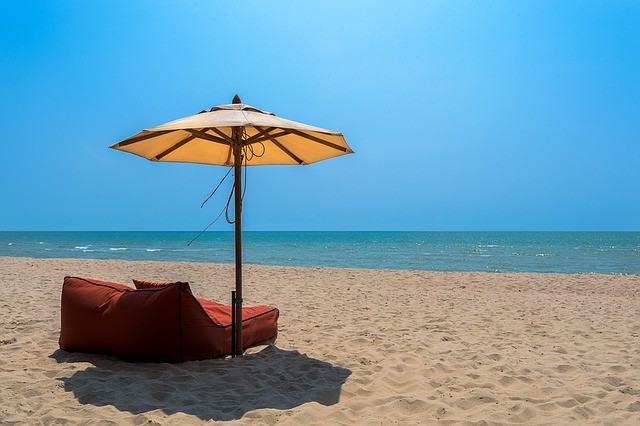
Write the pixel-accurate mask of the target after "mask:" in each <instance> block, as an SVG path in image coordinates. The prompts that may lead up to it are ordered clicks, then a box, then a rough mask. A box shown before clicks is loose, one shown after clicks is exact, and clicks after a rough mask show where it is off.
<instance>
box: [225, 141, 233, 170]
mask: <svg viewBox="0 0 640 426" xmlns="http://www.w3.org/2000/svg"><path fill="white" fill-rule="evenodd" d="M232 154H233V147H232V146H231V145H229V152H228V153H227V161H225V163H224V164H226V165H227V166H231V165H233V164H232V163H231V155H232Z"/></svg>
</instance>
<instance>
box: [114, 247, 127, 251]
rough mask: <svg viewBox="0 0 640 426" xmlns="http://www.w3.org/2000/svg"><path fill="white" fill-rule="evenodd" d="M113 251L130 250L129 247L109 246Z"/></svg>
mask: <svg viewBox="0 0 640 426" xmlns="http://www.w3.org/2000/svg"><path fill="white" fill-rule="evenodd" d="M109 250H111V251H120V250H129V249H128V248H127V247H109Z"/></svg>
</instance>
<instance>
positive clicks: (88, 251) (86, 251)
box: [82, 249, 95, 253]
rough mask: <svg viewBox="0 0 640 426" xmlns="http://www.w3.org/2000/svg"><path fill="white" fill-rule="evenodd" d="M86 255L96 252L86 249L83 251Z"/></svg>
mask: <svg viewBox="0 0 640 426" xmlns="http://www.w3.org/2000/svg"><path fill="white" fill-rule="evenodd" d="M82 251H83V252H84V253H93V252H94V251H95V250H91V249H85V250H82Z"/></svg>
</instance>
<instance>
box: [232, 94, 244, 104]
mask: <svg viewBox="0 0 640 426" xmlns="http://www.w3.org/2000/svg"><path fill="white" fill-rule="evenodd" d="M231 103H234V104H241V103H242V101H241V100H240V96H238V95H235V96H234V97H233V101H231Z"/></svg>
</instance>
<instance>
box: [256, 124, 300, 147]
mask: <svg viewBox="0 0 640 426" xmlns="http://www.w3.org/2000/svg"><path fill="white" fill-rule="evenodd" d="M256 129H260V127H256ZM290 134H291V133H290V132H288V131H286V130H283V131H281V132H278V133H272V134H270V135H266V136H262V137H260V138H258V139H255V140H252V141H250V142H249V140H248V139H247V142H248V143H246V145H251V144H252V143H260V142H264V141H268V140H271V139H272V138H279V137H281V136H286V135H290Z"/></svg>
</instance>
